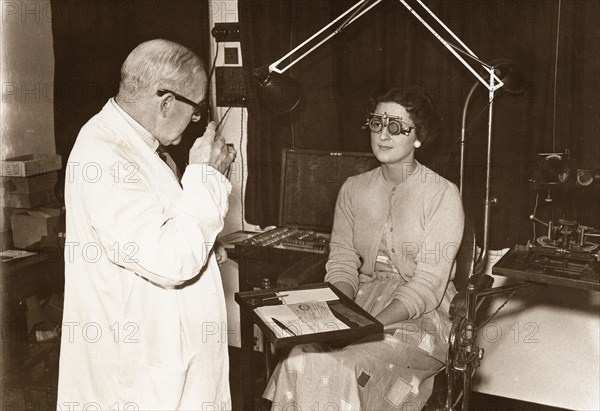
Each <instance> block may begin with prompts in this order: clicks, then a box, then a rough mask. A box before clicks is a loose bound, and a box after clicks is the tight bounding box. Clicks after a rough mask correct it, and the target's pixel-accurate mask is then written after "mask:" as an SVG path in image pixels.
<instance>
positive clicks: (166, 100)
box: [160, 94, 175, 118]
mask: <svg viewBox="0 0 600 411" xmlns="http://www.w3.org/2000/svg"><path fill="white" fill-rule="evenodd" d="M173 100H175V99H174V98H173V96H171V95H169V94H165V95H164V96H163V97H162V98H161V99H160V115H161V117H163V118H165V117H167V113H168V112H169V109H170V108H171V105H172V104H173Z"/></svg>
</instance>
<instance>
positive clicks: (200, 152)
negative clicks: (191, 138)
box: [189, 121, 237, 174]
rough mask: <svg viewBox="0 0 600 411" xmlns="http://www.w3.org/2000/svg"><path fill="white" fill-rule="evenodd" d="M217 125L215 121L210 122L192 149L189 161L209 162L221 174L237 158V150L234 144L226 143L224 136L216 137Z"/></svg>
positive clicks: (191, 162)
mask: <svg viewBox="0 0 600 411" xmlns="http://www.w3.org/2000/svg"><path fill="white" fill-rule="evenodd" d="M216 127H217V126H216V124H215V122H214V121H211V122H210V123H208V125H207V126H206V131H205V132H204V135H203V136H202V137H199V138H197V139H196V141H195V142H194V145H193V146H192V148H191V149H190V161H189V163H190V164H208V165H210V166H212V167H214V168H215V169H217V170H218V171H219V172H220V173H221V174H225V172H226V171H227V169H228V168H229V166H230V165H231V163H232V162H233V160H235V156H236V155H237V152H236V151H235V149H234V148H233V147H232V146H228V145H226V144H225V139H224V138H223V137H221V136H219V137H215V129H216Z"/></svg>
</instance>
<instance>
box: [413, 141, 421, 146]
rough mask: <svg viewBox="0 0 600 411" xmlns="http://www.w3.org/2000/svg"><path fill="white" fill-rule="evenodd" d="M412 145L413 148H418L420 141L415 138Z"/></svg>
mask: <svg viewBox="0 0 600 411" xmlns="http://www.w3.org/2000/svg"><path fill="white" fill-rule="evenodd" d="M413 146H415V148H419V147H421V142H420V141H419V140H415V142H414V144H413Z"/></svg>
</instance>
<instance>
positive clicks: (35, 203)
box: [0, 188, 56, 208]
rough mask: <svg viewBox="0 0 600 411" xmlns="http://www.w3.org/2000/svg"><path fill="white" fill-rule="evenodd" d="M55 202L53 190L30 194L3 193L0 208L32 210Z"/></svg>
mask: <svg viewBox="0 0 600 411" xmlns="http://www.w3.org/2000/svg"><path fill="white" fill-rule="evenodd" d="M54 200H56V196H55V195H54V188H51V189H48V190H44V191H40V192H37V193H31V194H16V193H5V194H4V195H2V196H0V206H2V207H11V208H34V207H39V206H42V205H46V204H48V203H51V202H53V201H54Z"/></svg>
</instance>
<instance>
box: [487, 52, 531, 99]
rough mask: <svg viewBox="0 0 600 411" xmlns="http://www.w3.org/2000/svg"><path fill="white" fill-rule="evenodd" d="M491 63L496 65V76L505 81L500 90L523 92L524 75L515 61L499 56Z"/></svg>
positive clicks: (512, 92)
mask: <svg viewBox="0 0 600 411" xmlns="http://www.w3.org/2000/svg"><path fill="white" fill-rule="evenodd" d="M489 64H490V66H492V67H494V72H495V74H496V76H498V77H499V78H500V80H502V82H503V83H504V86H503V87H502V88H501V89H500V90H502V91H505V92H507V93H511V94H521V93H522V92H523V91H524V87H523V75H522V74H521V71H520V70H519V68H518V66H517V64H516V63H515V62H514V61H512V60H509V59H502V58H499V59H495V60H492V61H491V62H490V63H489Z"/></svg>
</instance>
